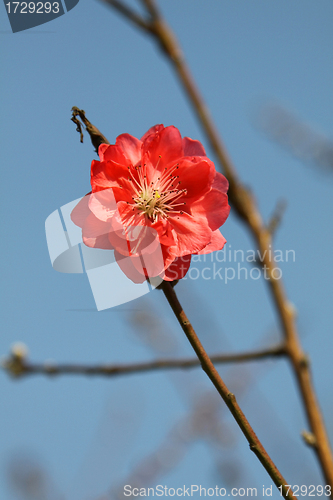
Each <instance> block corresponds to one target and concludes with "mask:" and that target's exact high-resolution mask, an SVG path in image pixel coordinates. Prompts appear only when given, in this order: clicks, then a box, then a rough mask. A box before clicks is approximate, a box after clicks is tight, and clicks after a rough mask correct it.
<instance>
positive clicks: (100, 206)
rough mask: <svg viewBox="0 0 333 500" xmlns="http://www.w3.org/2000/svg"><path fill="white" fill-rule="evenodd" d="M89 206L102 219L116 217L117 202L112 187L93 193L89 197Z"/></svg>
mask: <svg viewBox="0 0 333 500" xmlns="http://www.w3.org/2000/svg"><path fill="white" fill-rule="evenodd" d="M89 208H90V210H91V211H92V213H93V214H94V215H95V216H96V217H97V218H98V219H99V220H101V221H104V222H107V221H109V220H110V219H112V217H114V215H115V213H116V211H117V203H116V200H115V197H114V194H113V190H112V189H104V190H103V191H97V192H96V193H92V194H91V195H90V197H89Z"/></svg>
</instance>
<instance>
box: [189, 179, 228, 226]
mask: <svg viewBox="0 0 333 500" xmlns="http://www.w3.org/2000/svg"><path fill="white" fill-rule="evenodd" d="M229 212H230V207H229V205H228V196H227V195H226V194H224V193H221V192H220V191H218V190H217V189H212V190H211V191H210V192H209V193H207V194H206V195H205V196H203V197H202V198H201V199H200V200H197V201H195V202H194V203H193V204H192V205H191V213H192V215H193V216H194V218H197V217H198V216H200V217H204V218H206V219H207V222H208V225H209V227H210V229H211V230H212V231H215V230H216V229H218V228H219V227H221V226H222V224H224V223H225V221H226V220H227V217H228V215H229Z"/></svg>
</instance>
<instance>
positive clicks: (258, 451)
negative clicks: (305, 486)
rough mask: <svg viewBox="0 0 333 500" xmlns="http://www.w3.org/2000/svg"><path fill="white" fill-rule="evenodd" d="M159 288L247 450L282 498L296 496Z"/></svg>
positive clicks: (179, 311)
mask: <svg viewBox="0 0 333 500" xmlns="http://www.w3.org/2000/svg"><path fill="white" fill-rule="evenodd" d="M162 289H163V292H164V295H165V297H166V299H167V301H168V302H169V304H170V306H171V308H172V310H173V312H174V314H175V316H176V318H177V320H178V322H179V324H180V326H181V327H182V329H183V331H184V333H185V335H186V337H187V338H188V340H189V342H190V344H191V346H192V347H193V350H194V351H195V353H196V355H197V356H198V359H199V360H200V363H201V366H202V369H203V370H204V371H205V372H206V374H207V375H208V377H209V378H210V380H211V381H212V382H213V384H214V386H215V388H216V389H217V391H218V392H219V394H220V396H221V397H222V399H223V401H224V402H225V404H226V405H227V407H228V408H229V410H230V412H231V413H232V415H233V417H234V419H235V420H236V422H237V424H238V425H239V427H240V429H241V430H242V432H243V434H244V436H245V437H246V439H247V441H248V443H249V445H250V449H251V450H252V451H253V452H254V453H255V455H256V456H257V458H258V459H259V460H260V462H261V463H262V465H263V466H264V468H265V469H266V471H267V472H268V474H269V475H270V477H271V478H272V480H273V481H274V483H275V485H276V486H277V487H279V486H282V490H283V494H284V497H285V498H297V497H295V496H294V494H293V493H292V491H291V490H289V491H287V489H286V488H285V485H286V484H287V482H286V480H285V479H284V478H283V476H282V475H281V473H280V472H279V470H278V468H277V467H276V465H275V464H274V463H273V461H272V459H271V458H270V456H269V455H268V453H267V452H266V450H265V448H264V447H263V445H262V444H261V442H260V441H259V439H258V437H257V435H256V434H255V432H254V430H253V429H252V427H251V425H250V424H249V422H248V420H247V418H246V417H245V415H244V413H243V412H242V410H241V408H240V407H239V405H238V403H237V401H236V397H235V395H234V394H232V393H231V392H230V391H229V389H228V387H227V386H226V385H225V383H224V382H223V380H222V378H221V377H220V375H219V373H218V371H217V370H216V368H215V366H214V365H213V363H212V361H211V359H210V358H209V356H208V354H207V353H206V351H205V349H204V347H203V345H202V344H201V342H200V340H199V338H198V336H197V334H196V333H195V331H194V328H193V327H192V325H191V323H190V321H189V320H188V318H187V316H186V314H185V312H184V310H183V308H182V306H181V305H180V303H179V300H178V298H177V295H176V292H175V290H174V288H173V287H172V286H171V284H170V283H169V282H168V281H164V282H163V288H162Z"/></svg>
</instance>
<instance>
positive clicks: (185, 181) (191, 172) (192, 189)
mask: <svg viewBox="0 0 333 500" xmlns="http://www.w3.org/2000/svg"><path fill="white" fill-rule="evenodd" d="M176 173H177V174H178V175H179V179H177V180H176V181H175V188H176V189H186V191H187V193H186V197H185V198H184V200H183V197H182V198H181V199H180V200H179V202H183V201H186V203H191V201H190V200H186V198H197V197H201V196H203V195H204V194H205V193H206V192H208V191H209V189H210V188H211V185H212V182H213V180H214V175H215V167H214V163H213V162H211V161H210V160H209V159H208V158H206V159H203V158H202V157H199V156H196V157H194V158H182V159H181V160H180V161H179V169H178V170H177V172H176ZM177 181H180V184H178V185H177Z"/></svg>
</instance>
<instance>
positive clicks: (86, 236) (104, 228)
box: [82, 213, 113, 250]
mask: <svg viewBox="0 0 333 500" xmlns="http://www.w3.org/2000/svg"><path fill="white" fill-rule="evenodd" d="M109 231H110V224H108V223H106V222H102V221H100V220H99V219H97V218H96V217H95V216H94V214H92V213H90V215H89V217H87V219H86V220H85V222H84V225H83V228H82V240H83V243H84V244H85V245H87V246H88V247H92V248H102V249H104V250H110V249H112V248H113V247H112V245H111V243H110V241H109V238H108V234H109Z"/></svg>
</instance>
